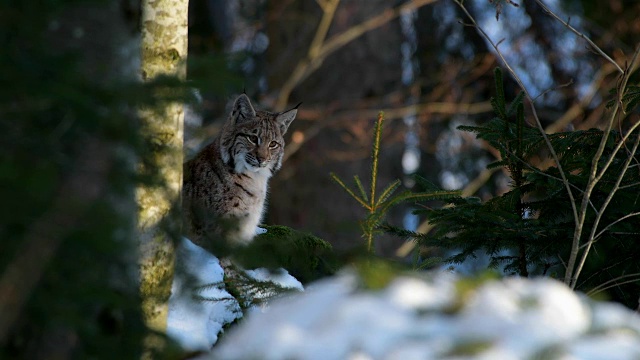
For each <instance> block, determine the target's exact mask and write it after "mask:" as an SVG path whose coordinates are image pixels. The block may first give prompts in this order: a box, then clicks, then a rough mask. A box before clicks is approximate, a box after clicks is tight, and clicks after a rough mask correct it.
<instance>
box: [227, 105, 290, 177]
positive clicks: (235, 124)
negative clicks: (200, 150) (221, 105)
mask: <svg viewBox="0 0 640 360" xmlns="http://www.w3.org/2000/svg"><path fill="white" fill-rule="evenodd" d="M297 113H298V109H297V106H296V107H295V108H293V109H291V110H288V111H285V112H282V113H271V112H267V111H256V110H254V108H253V106H252V105H251V102H250V101H249V98H248V97H247V95H245V94H242V95H240V96H239V97H238V99H236V101H235V103H234V104H233V108H232V110H231V114H230V115H229V118H228V119H227V122H226V123H225V124H224V126H223V128H222V134H221V138H220V154H221V156H222V161H224V163H225V164H228V165H231V167H232V168H234V169H235V172H236V173H258V174H261V175H263V176H266V177H270V176H271V175H273V173H275V171H277V170H278V169H280V166H281V165H282V156H283V155H284V138H283V135H284V134H285V133H286V132H287V129H288V128H289V125H290V124H291V122H292V121H293V119H295V117H296V114H297Z"/></svg>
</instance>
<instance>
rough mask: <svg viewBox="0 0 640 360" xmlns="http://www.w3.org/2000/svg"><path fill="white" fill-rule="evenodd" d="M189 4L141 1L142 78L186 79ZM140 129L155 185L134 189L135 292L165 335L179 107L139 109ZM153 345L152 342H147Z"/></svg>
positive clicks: (175, 220) (176, 229) (177, 224)
mask: <svg viewBox="0 0 640 360" xmlns="http://www.w3.org/2000/svg"><path fill="white" fill-rule="evenodd" d="M188 4H189V2H188V0H155V1H152V0H144V1H143V4H142V78H143V79H144V80H145V81H150V80H152V79H154V78H155V77H156V76H158V75H169V76H177V77H178V78H180V79H185V77H186V64H185V60H186V57H187V31H188V30H187V20H188V19H187V13H188ZM141 115H142V130H143V132H144V136H145V137H146V139H147V140H148V141H149V144H150V145H151V146H150V148H149V149H148V153H147V155H146V158H145V159H144V160H143V164H144V165H142V166H151V167H153V168H154V170H153V171H154V173H155V174H157V175H158V176H159V179H158V180H160V181H161V184H160V186H148V187H140V188H138V191H137V200H138V206H139V214H138V226H139V231H140V256H141V265H140V277H141V279H140V289H141V296H142V302H143V303H142V311H143V316H144V318H145V322H146V324H147V326H148V327H149V328H150V329H152V330H155V331H158V332H162V333H164V332H166V327H167V314H168V300H169V296H170V295H171V281H172V279H173V267H174V258H175V254H174V242H173V239H172V235H176V234H178V235H179V234H180V228H181V217H180V212H179V204H180V192H181V188H182V142H183V119H184V113H183V106H182V104H180V103H165V104H158V106H157V107H156V108H154V109H152V110H151V109H143V110H141ZM147 346H151V347H154V344H149V343H148V344H147Z"/></svg>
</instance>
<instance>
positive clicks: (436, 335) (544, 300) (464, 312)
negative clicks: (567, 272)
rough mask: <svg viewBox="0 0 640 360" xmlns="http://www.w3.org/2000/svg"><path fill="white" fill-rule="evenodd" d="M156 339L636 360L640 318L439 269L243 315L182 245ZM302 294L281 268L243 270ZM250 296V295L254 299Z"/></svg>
mask: <svg viewBox="0 0 640 360" xmlns="http://www.w3.org/2000/svg"><path fill="white" fill-rule="evenodd" d="M177 262H178V266H179V269H181V271H177V272H176V276H175V278H174V281H173V287H172V295H171V298H170V299H169V317H168V334H169V336H171V337H172V338H174V339H175V340H176V341H177V342H178V343H179V344H181V345H182V346H183V347H184V349H185V350H187V351H198V350H204V351H209V350H210V349H211V348H212V346H213V345H214V344H216V343H217V341H218V336H219V334H220V333H221V332H222V331H223V329H224V328H225V327H226V326H227V325H229V324H231V323H233V322H235V321H236V320H237V319H239V318H241V317H245V319H244V320H243V321H242V322H241V323H240V324H238V325H236V326H235V327H231V330H229V333H228V334H226V335H225V337H224V339H223V340H222V341H221V342H220V344H216V346H215V347H214V348H213V352H211V354H210V355H208V356H210V357H211V358H212V359H252V358H255V359H309V360H314V359H318V360H320V359H322V360H324V359H329V360H330V359H351V360H369V359H408V360H411V359H421V360H423V359H486V360H490V359H504V360H509V359H514V360H515V359H526V358H549V359H559V360H599V359H611V360H627V359H629V360H631V359H639V358H640V317H639V316H638V314H637V313H635V312H633V311H631V310H629V309H627V308H624V307H623V306H621V305H619V304H614V303H607V302H596V301H593V300H590V299H588V298H587V297H586V296H584V295H581V294H578V293H575V292H573V291H571V290H570V289H569V288H567V287H566V286H565V285H564V284H562V283H560V282H558V281H556V280H553V279H549V278H538V279H525V278H518V277H511V278H505V279H502V280H482V281H481V280H478V279H476V280H473V279H470V278H465V277H460V276H458V275H455V274H453V273H451V272H448V271H438V272H430V273H414V274H411V275H407V274H405V275H399V276H397V277H396V278H395V279H394V280H393V281H392V282H390V283H389V284H388V285H387V286H386V287H385V288H384V289H381V290H376V291H373V290H368V289H364V288H363V287H362V284H363V282H362V281H361V279H360V278H359V277H358V275H357V274H356V273H355V272H354V271H351V270H344V271H343V272H341V273H340V274H338V275H336V276H334V277H332V278H327V279H324V280H321V281H318V282H316V283H314V284H311V285H309V286H307V288H306V289H304V292H294V293H290V295H288V296H283V297H279V298H276V299H270V301H269V303H268V306H266V307H260V308H253V309H250V310H252V311H248V312H245V313H244V314H243V312H242V309H241V307H240V305H239V303H238V301H237V300H236V299H235V298H233V296H231V294H229V292H227V291H226V290H225V289H224V282H223V279H224V271H223V268H222V267H221V266H220V262H219V261H218V259H217V258H216V257H215V256H213V255H211V254H209V253H208V252H206V251H205V250H203V249H202V248H200V247H198V246H196V245H194V244H193V243H191V242H190V241H189V240H188V239H183V241H182V243H181V244H180V246H179V247H178V251H177ZM245 272H246V274H248V275H249V276H251V277H252V278H254V279H256V280H259V281H270V282H274V283H276V284H278V285H280V286H282V287H287V288H292V289H296V290H303V287H302V284H300V282H299V281H298V280H296V279H295V278H293V277H292V276H291V275H289V274H288V273H287V272H286V270H283V269H279V270H276V271H268V270H266V269H255V270H245ZM255 296H256V297H260V296H262V295H261V294H259V293H258V294H255Z"/></svg>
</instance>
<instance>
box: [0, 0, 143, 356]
mask: <svg viewBox="0 0 640 360" xmlns="http://www.w3.org/2000/svg"><path fill="white" fill-rule="evenodd" d="M128 5H130V4H128V3H126V2H123V3H118V2H102V3H101V2H95V1H73V2H63V1H29V2H23V1H5V2H2V4H1V5H0V18H1V20H0V21H1V22H2V24H3V25H2V28H1V29H0V39H2V40H1V42H2V44H3V46H2V48H1V49H0V64H1V66H2V68H3V71H2V75H0V76H1V77H2V81H1V83H2V87H1V90H0V92H2V94H1V95H0V117H1V118H2V121H1V122H0V124H1V125H0V126H1V129H0V137H1V138H2V140H1V142H2V146H3V152H2V155H0V189H1V190H0V191H1V192H2V198H3V201H4V204H3V206H2V215H1V218H2V225H0V237H1V238H2V242H1V245H0V247H1V249H0V269H1V272H0V274H1V275H0V313H1V314H2V316H0V346H1V350H0V357H2V358H8V359H66V358H72V357H74V358H131V357H136V356H139V354H140V345H141V341H140V340H141V337H142V336H143V335H144V334H145V327H144V325H143V323H142V320H141V317H140V302H139V300H138V299H139V296H138V290H137V285H136V284H137V276H136V274H137V267H136V255H135V254H136V253H137V252H136V251H135V245H136V244H135V242H133V239H134V238H135V237H134V230H135V221H136V216H135V214H136V205H135V198H134V196H133V189H134V184H135V183H136V182H137V176H136V174H135V166H134V162H135V159H136V157H137V154H139V150H140V146H139V145H140V138H139V135H138V124H137V122H136V121H135V117H134V116H133V112H134V106H136V104H137V103H138V102H140V100H141V98H142V97H143V96H144V92H143V91H142V88H141V86H140V85H139V84H138V81H137V74H138V71H139V68H138V66H139V61H138V60H137V59H139V49H140V48H139V43H138V41H137V40H136V34H137V20H136V19H135V18H128V17H127V16H126V15H127V14H128V12H127V11H134V12H135V7H134V8H129V7H128ZM106 349H108V351H107V350H106Z"/></svg>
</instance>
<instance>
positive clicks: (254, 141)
mask: <svg viewBox="0 0 640 360" xmlns="http://www.w3.org/2000/svg"><path fill="white" fill-rule="evenodd" d="M244 137H245V138H246V139H247V140H249V142H250V143H252V144H253V145H256V144H257V143H258V137H257V136H255V135H248V134H247V135H245V136H244Z"/></svg>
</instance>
